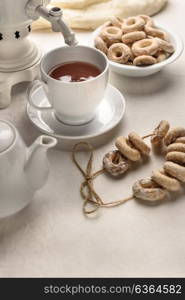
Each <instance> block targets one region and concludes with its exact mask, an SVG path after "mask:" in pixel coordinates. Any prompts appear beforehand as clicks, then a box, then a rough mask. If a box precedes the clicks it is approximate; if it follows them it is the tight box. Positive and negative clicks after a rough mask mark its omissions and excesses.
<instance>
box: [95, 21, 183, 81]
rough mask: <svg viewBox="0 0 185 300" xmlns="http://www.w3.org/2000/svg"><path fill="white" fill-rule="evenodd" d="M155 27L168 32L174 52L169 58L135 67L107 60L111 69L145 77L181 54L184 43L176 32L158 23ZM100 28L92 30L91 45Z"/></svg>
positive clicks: (131, 75) (122, 73) (120, 72)
mask: <svg viewBox="0 0 185 300" xmlns="http://www.w3.org/2000/svg"><path fill="white" fill-rule="evenodd" d="M156 27H157V28H158V29H162V30H163V31H165V32H166V33H168V34H169V37H170V40H171V42H172V44H173V45H174V47H175V52H174V53H173V54H172V55H171V56H170V57H169V58H167V59H166V60H164V61H162V62H160V63H157V64H155V65H151V66H146V67H137V66H130V65H124V64H118V63H115V62H113V61H111V60H109V62H110V69H111V71H113V72H116V73H118V74H121V75H124V76H129V77H145V76H148V75H151V74H155V73H157V72H159V71H160V70H161V69H162V68H164V67H165V66H167V65H169V64H171V63H172V62H174V61H175V60H176V59H177V58H179V56H180V55H181V54H182V52H183V49H184V45H183V42H182V40H181V38H180V37H179V36H178V35H177V34H176V33H174V32H173V31H172V30H170V31H168V30H166V29H165V28H164V27H162V26H161V25H159V24H156ZM101 29H102V26H100V27H98V28H97V29H96V30H95V31H94V32H93V34H92V36H91V40H90V44H91V46H92V47H95V46H94V39H95V37H96V36H97V35H98V34H99V33H100V31H101Z"/></svg>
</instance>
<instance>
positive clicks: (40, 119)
mask: <svg viewBox="0 0 185 300" xmlns="http://www.w3.org/2000/svg"><path fill="white" fill-rule="evenodd" d="M33 98H35V99H33V101H34V100H35V101H34V102H35V103H37V105H38V106H41V107H42V106H46V105H47V103H48V102H47V100H46V97H45V95H44V92H43V90H42V88H38V90H37V91H36V92H35V93H34V94H33ZM125 106H126V104H125V99H124V97H123V95H122V94H121V93H120V92H119V91H118V90H117V89H116V88H115V87H113V86H112V85H108V87H107V90H106V93H105V97H104V99H103V101H102V103H101V104H100V106H99V108H98V110H97V113H96V116H95V118H94V119H93V120H92V121H91V122H89V123H87V124H85V125H78V126H72V125H66V124H64V123H62V122H60V121H59V120H58V119H57V118H56V116H55V113H54V112H52V111H49V110H48V111H38V110H37V109H35V108H34V107H32V106H30V104H28V105H27V114H28V117H29V119H30V120H31V122H32V123H33V124H34V125H35V126H36V127H37V128H38V129H39V130H41V131H42V132H44V133H45V134H48V135H51V136H54V137H56V138H60V139H67V140H75V139H87V138H92V137H96V136H99V135H101V134H103V133H105V132H107V131H109V130H111V129H113V128H114V127H115V126H116V125H117V124H118V123H119V122H120V121H121V119H122V117H123V115H124V112H125Z"/></svg>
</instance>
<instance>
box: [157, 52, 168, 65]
mask: <svg viewBox="0 0 185 300" xmlns="http://www.w3.org/2000/svg"><path fill="white" fill-rule="evenodd" d="M155 57H156V59H157V62H158V63H160V62H162V61H164V60H166V59H167V58H168V57H169V54H168V53H167V52H165V51H159V52H158V53H156V54H155Z"/></svg>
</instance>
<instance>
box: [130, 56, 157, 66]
mask: <svg viewBox="0 0 185 300" xmlns="http://www.w3.org/2000/svg"><path fill="white" fill-rule="evenodd" d="M156 63H157V59H156V58H155V57H153V56H151V55H140V56H137V57H136V58H135V59H134V61H133V65H135V66H149V65H154V64H156Z"/></svg>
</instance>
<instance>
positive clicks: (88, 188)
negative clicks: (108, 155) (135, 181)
mask: <svg viewBox="0 0 185 300" xmlns="http://www.w3.org/2000/svg"><path fill="white" fill-rule="evenodd" d="M79 146H85V147H86V148H87V150H88V152H89V153H90V156H89V160H88V163H87V167H86V171H84V170H83V169H82V167H81V165H80V163H79V162H78V160H77V158H76V152H77V150H78V147H79ZM72 159H73V162H74V163H75V165H76V166H77V168H78V169H79V171H80V172H81V174H82V176H83V177H84V179H85V180H84V181H83V182H82V184H81V187H80V193H81V196H82V198H83V200H84V203H83V212H84V214H86V215H89V214H92V213H94V212H96V211H97V210H98V209H99V208H100V207H107V208H108V207H115V206H118V205H121V204H123V203H125V202H127V201H129V200H131V199H133V195H132V196H131V197H128V198H124V199H121V200H118V201H114V202H108V203H104V202H103V200H102V198H101V197H100V196H99V194H98V193H97V192H96V191H95V188H94V184H93V180H94V179H95V178H97V177H98V176H99V175H101V174H103V173H105V169H101V170H99V171H97V172H95V173H92V164H93V147H92V146H91V145H90V144H89V143H87V142H80V143H77V144H76V145H75V146H74V147H73V151H72ZM88 205H91V206H92V209H88V208H87V206H88Z"/></svg>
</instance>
